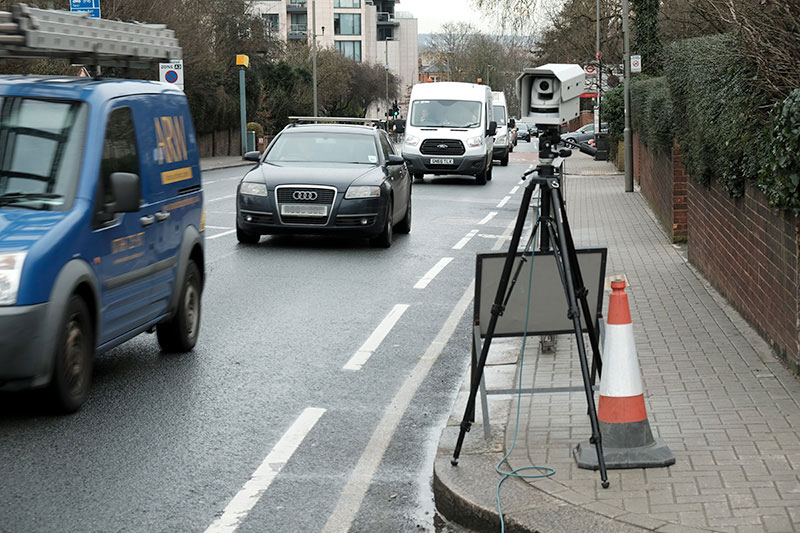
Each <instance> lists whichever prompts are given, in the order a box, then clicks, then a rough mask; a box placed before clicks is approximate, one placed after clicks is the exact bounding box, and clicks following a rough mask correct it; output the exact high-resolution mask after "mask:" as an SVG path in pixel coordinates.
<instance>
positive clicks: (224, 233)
mask: <svg viewBox="0 0 800 533" xmlns="http://www.w3.org/2000/svg"><path fill="white" fill-rule="evenodd" d="M231 233H236V230H235V229H232V230H229V231H223V232H222V233H217V234H216V235H212V236H211V237H206V240H207V241H210V240H211V239H219V238H220V237H224V236H225V235H230V234H231Z"/></svg>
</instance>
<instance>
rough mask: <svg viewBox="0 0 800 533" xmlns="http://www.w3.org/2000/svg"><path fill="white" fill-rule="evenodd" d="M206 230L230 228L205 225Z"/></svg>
mask: <svg viewBox="0 0 800 533" xmlns="http://www.w3.org/2000/svg"><path fill="white" fill-rule="evenodd" d="M206 228H210V229H231V227H230V226H209V225H208V224H206Z"/></svg>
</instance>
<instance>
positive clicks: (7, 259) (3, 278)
mask: <svg viewBox="0 0 800 533" xmlns="http://www.w3.org/2000/svg"><path fill="white" fill-rule="evenodd" d="M26 255H28V253H27V252H16V253H9V254H0V305H14V304H16V303H17V291H18V290H19V278H20V276H21V275H22V264H23V263H24V262H25V256H26Z"/></svg>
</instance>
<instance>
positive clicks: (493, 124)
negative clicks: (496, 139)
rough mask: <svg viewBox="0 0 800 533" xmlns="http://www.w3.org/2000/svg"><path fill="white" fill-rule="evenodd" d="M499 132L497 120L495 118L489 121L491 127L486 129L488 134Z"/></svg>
mask: <svg viewBox="0 0 800 533" xmlns="http://www.w3.org/2000/svg"><path fill="white" fill-rule="evenodd" d="M496 133H497V122H495V121H494V120H493V121H491V122H490V123H489V129H487V130H486V135H490V136H491V135H494V134H496Z"/></svg>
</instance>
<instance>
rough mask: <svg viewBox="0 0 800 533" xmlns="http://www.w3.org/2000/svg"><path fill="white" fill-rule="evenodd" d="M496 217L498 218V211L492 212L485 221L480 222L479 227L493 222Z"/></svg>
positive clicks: (484, 218)
mask: <svg viewBox="0 0 800 533" xmlns="http://www.w3.org/2000/svg"><path fill="white" fill-rule="evenodd" d="M496 216H497V211H490V212H489V214H488V215H486V216H485V217H483V220H481V221H480V222H478V225H479V226H482V225H484V224H486V223H487V222H489V221H490V220H492V219H493V218H494V217H496Z"/></svg>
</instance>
